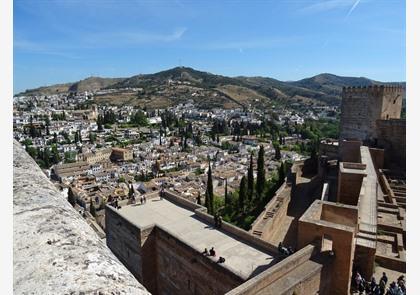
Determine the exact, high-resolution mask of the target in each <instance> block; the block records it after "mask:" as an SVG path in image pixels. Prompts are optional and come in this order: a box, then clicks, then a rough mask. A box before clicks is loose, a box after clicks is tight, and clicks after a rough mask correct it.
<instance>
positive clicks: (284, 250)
mask: <svg viewBox="0 0 420 295" xmlns="http://www.w3.org/2000/svg"><path fill="white" fill-rule="evenodd" d="M278 250H279V254H280V256H281V257H287V256H289V255H292V254H293V253H295V251H294V250H293V248H292V247H291V246H287V247H286V246H284V245H283V243H282V242H280V243H279V246H278Z"/></svg>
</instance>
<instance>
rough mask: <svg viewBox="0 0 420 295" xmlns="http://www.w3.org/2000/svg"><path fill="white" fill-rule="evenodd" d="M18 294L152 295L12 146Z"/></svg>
mask: <svg viewBox="0 0 420 295" xmlns="http://www.w3.org/2000/svg"><path fill="white" fill-rule="evenodd" d="M13 290H14V293H15V294H150V293H149V292H147V291H146V289H145V288H144V287H143V286H142V285H141V284H140V283H139V282H138V281H137V280H136V279H135V278H134V276H133V275H132V274H131V273H130V272H129V271H128V270H127V269H126V268H125V267H124V266H123V265H122V264H121V262H120V261H119V260H118V259H117V258H116V257H115V256H114V254H112V252H111V251H110V250H109V249H108V248H107V247H106V245H105V244H104V243H103V242H102V241H101V240H100V239H99V237H98V236H97V234H96V233H95V232H94V231H93V230H92V229H91V228H90V227H89V225H88V224H87V223H86V221H85V220H83V218H82V217H81V216H80V215H79V214H78V213H77V212H76V211H75V210H74V209H73V208H72V207H71V205H70V204H69V203H68V202H67V200H66V199H65V197H64V196H63V195H62V194H61V193H60V192H59V191H58V190H57V189H56V188H55V186H54V185H53V184H52V183H51V182H50V181H49V179H48V178H47V177H46V176H45V175H44V173H43V172H42V170H41V169H40V168H39V167H38V165H37V164H36V163H35V161H33V160H32V158H31V157H30V156H29V155H28V154H27V153H26V152H25V150H24V149H23V148H22V147H21V146H20V145H19V144H18V143H17V142H16V141H15V142H14V143H13Z"/></svg>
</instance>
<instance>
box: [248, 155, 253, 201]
mask: <svg viewBox="0 0 420 295" xmlns="http://www.w3.org/2000/svg"><path fill="white" fill-rule="evenodd" d="M252 158H253V153H252V152H251V158H250V161H249V168H248V178H247V179H248V188H247V197H248V201H249V202H251V201H252V198H253V194H254V167H253V166H254V163H253V159H252Z"/></svg>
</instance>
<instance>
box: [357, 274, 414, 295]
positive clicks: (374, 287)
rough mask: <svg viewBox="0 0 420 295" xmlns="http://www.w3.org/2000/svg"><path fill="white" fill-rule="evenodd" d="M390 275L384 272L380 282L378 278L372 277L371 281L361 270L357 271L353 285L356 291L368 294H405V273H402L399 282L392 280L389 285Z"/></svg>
mask: <svg viewBox="0 0 420 295" xmlns="http://www.w3.org/2000/svg"><path fill="white" fill-rule="evenodd" d="M387 283H388V277H387V276H386V273H385V272H384V273H382V277H381V279H380V280H379V283H377V282H376V279H375V278H374V277H372V279H371V280H370V282H369V281H367V280H365V279H364V278H363V277H362V276H361V274H360V273H359V272H356V274H355V276H354V281H353V286H354V291H355V292H358V293H359V294H366V295H405V294H406V289H405V278H404V275H401V276H400V277H399V278H398V280H397V283H396V282H392V283H391V284H389V286H388V287H387Z"/></svg>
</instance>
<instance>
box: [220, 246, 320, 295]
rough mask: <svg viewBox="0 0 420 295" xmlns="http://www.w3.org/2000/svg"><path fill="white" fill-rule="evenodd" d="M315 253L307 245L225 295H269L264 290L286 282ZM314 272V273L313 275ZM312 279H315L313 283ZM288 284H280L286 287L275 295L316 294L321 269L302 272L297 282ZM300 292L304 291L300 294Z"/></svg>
mask: <svg viewBox="0 0 420 295" xmlns="http://www.w3.org/2000/svg"><path fill="white" fill-rule="evenodd" d="M317 253H319V252H318V250H317V248H316V247H315V246H314V245H308V246H306V247H304V248H302V249H301V250H299V251H298V252H296V253H295V254H293V255H291V256H289V257H287V258H286V259H284V260H283V261H281V262H279V263H277V264H276V265H274V266H273V267H271V268H269V269H267V270H265V271H264V272H262V273H260V274H259V275H257V276H255V277H254V278H252V279H250V280H248V281H247V282H245V283H243V284H242V285H240V286H239V287H237V288H235V289H233V290H232V291H230V292H229V293H227V294H226V295H255V294H271V293H266V290H265V289H266V288H268V287H273V285H274V284H276V282H279V281H280V280H282V279H286V280H288V275H289V274H291V272H292V271H293V270H295V269H297V268H298V267H299V266H301V265H302V264H304V263H305V262H308V261H309V260H310V259H311V258H312V257H313V256H314V255H316V254H317ZM314 270H315V273H313V271H314ZM313 278H315V282H314V280H313ZM289 283H291V284H282V285H284V286H286V285H287V287H286V288H285V289H277V290H276V294H279V295H283V294H292V293H293V291H295V290H296V291H297V290H299V291H301V292H300V293H298V294H318V293H317V292H318V291H319V290H320V284H321V269H311V270H309V271H308V272H305V271H303V272H301V273H299V279H298V280H297V281H294V282H291V281H290V280H289ZM279 285H280V282H279ZM316 286H317V287H316ZM302 290H306V291H305V292H302ZM308 292H311V293H308ZM321 294H322V293H321Z"/></svg>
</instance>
